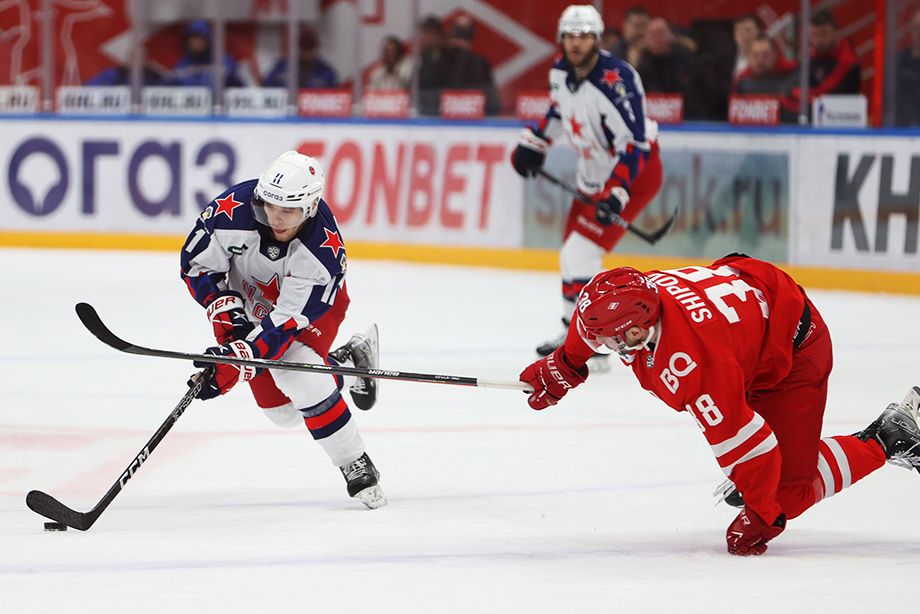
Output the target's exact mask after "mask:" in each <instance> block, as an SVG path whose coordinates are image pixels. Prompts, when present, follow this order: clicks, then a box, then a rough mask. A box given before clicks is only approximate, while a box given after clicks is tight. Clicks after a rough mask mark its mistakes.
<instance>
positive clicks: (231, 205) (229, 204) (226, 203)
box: [214, 192, 243, 220]
mask: <svg viewBox="0 0 920 614" xmlns="http://www.w3.org/2000/svg"><path fill="white" fill-rule="evenodd" d="M214 202H215V203H217V210H216V211H215V212H214V217H217V216H218V215H220V214H221V213H223V214H224V215H226V216H227V217H229V218H230V219H231V220H232V219H233V211H234V210H235V209H236V208H237V207H239V206H241V205H242V204H243V203H241V202H240V201H238V200H235V199H234V198H233V192H230V194H229V195H227V197H226V198H219V199H217V200H215V201H214Z"/></svg>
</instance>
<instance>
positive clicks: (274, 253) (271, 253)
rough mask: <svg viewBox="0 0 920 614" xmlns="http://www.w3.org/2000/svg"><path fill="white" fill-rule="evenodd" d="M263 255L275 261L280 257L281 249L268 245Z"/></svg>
mask: <svg viewBox="0 0 920 614" xmlns="http://www.w3.org/2000/svg"><path fill="white" fill-rule="evenodd" d="M265 255H266V256H268V259H269V260H277V259H278V257H279V256H280V255H281V248H280V247H278V246H277V245H269V246H268V249H266V250H265Z"/></svg>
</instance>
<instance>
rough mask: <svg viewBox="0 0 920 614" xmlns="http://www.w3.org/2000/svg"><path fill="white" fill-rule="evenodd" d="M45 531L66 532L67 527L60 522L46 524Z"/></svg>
mask: <svg viewBox="0 0 920 614" xmlns="http://www.w3.org/2000/svg"><path fill="white" fill-rule="evenodd" d="M45 530H46V531H66V530H67V525H66V524H61V523H60V522H46V523H45Z"/></svg>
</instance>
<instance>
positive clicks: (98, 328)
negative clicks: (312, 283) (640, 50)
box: [76, 303, 532, 392]
mask: <svg viewBox="0 0 920 614" xmlns="http://www.w3.org/2000/svg"><path fill="white" fill-rule="evenodd" d="M76 309H77V316H78V317H79V318H80V321H81V322H83V326H85V327H86V328H87V330H89V332H91V333H93V334H94V335H96V337H97V338H98V339H99V340H100V341H102V342H103V343H105V344H106V345H108V346H111V347H113V348H115V349H116V350H118V351H120V352H127V353H128V354H138V355H140V356H157V357H159V358H177V359H179V360H197V361H200V362H207V363H213V364H228V365H241V366H247V367H259V368H262V369H280V370H283V371H307V372H312V373H327V374H329V375H354V376H357V377H373V378H377V379H395V380H403V381H407V382H428V383H431V384H452V385H455V386H473V387H478V388H504V389H508V390H523V391H524V392H532V390H531V388H530V386H529V385H527V384H525V383H523V382H512V381H505V380H487V379H481V378H476V377H461V376H458V375H436V374H430V373H410V372H408V371H393V370H383V369H359V368H357V367H342V366H335V367H334V366H332V365H319V364H312V363H305V362H286V361H283V360H267V359H265V358H248V359H247V358H236V357H233V356H214V355H212V354H191V353H187V352H174V351H171V350H157V349H153V348H147V347H143V346H140V345H134V344H133V343H128V342H127V341H125V340H124V339H121V338H120V337H118V336H117V335H116V334H115V333H113V332H112V331H111V330H109V328H108V327H107V326H106V325H105V324H104V323H103V322H102V319H101V318H100V317H99V314H98V313H96V310H95V309H94V308H93V306H92V305H90V304H88V303H77V307H76Z"/></svg>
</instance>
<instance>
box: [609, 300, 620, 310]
mask: <svg viewBox="0 0 920 614" xmlns="http://www.w3.org/2000/svg"><path fill="white" fill-rule="evenodd" d="M619 306H620V304H619V303H616V302H614V303H610V304H609V305H607V311H613V310H614V309H616V308H617V307H619Z"/></svg>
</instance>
